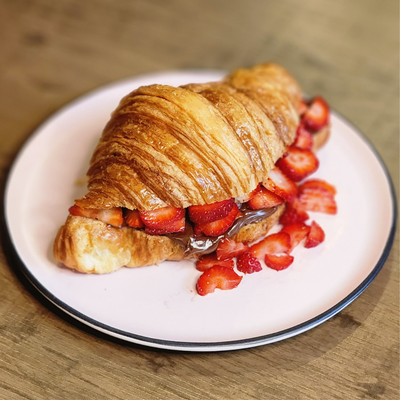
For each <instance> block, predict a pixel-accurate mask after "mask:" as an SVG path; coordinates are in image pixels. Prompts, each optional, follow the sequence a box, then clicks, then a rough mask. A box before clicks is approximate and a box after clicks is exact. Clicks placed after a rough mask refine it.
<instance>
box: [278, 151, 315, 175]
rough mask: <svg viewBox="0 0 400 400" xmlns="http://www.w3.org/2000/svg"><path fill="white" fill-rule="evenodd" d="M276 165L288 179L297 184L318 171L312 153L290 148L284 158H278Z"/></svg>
mask: <svg viewBox="0 0 400 400" xmlns="http://www.w3.org/2000/svg"><path fill="white" fill-rule="evenodd" d="M276 165H277V166H278V167H279V168H280V169H281V170H282V171H283V173H284V174H286V175H287V176H288V177H289V178H290V179H292V180H293V181H295V182H299V181H301V180H303V179H304V178H306V177H307V176H309V175H310V174H312V173H313V172H315V171H316V170H317V169H318V166H319V161H318V158H317V157H316V156H315V154H314V153H313V152H312V151H310V150H303V149H299V148H297V147H294V146H290V147H289V149H288V154H287V155H286V157H282V158H280V159H279V160H278V161H277V163H276Z"/></svg>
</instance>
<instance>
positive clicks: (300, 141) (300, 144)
mask: <svg viewBox="0 0 400 400" xmlns="http://www.w3.org/2000/svg"><path fill="white" fill-rule="evenodd" d="M313 144H314V139H313V137H312V135H311V133H310V132H308V131H307V129H306V128H305V127H304V124H303V123H302V122H300V125H299V127H298V128H297V133H296V139H295V141H294V143H293V146H295V147H297V148H299V149H303V150H311V149H312V147H313Z"/></svg>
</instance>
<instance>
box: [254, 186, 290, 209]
mask: <svg viewBox="0 0 400 400" xmlns="http://www.w3.org/2000/svg"><path fill="white" fill-rule="evenodd" d="M284 201H285V200H284V199H283V198H282V197H279V196H278V195H277V194H275V193H273V192H271V191H270V190H268V189H266V188H265V187H261V188H260V190H259V192H258V193H257V194H256V195H255V196H253V197H252V198H251V199H250V200H249V201H248V202H247V205H248V206H249V207H250V208H251V209H252V210H259V209H261V208H271V207H275V206H279V204H282V203H284Z"/></svg>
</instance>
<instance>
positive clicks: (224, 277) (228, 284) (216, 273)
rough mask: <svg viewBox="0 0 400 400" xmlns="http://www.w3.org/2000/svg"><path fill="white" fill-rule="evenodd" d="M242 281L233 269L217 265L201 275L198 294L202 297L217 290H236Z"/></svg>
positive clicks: (198, 282)
mask: <svg viewBox="0 0 400 400" xmlns="http://www.w3.org/2000/svg"><path fill="white" fill-rule="evenodd" d="M241 281H242V277H241V276H239V275H238V274H237V273H236V272H235V271H234V270H233V269H232V268H227V267H221V266H220V265H216V266H214V267H211V268H210V269H208V270H207V271H205V272H203V273H202V274H201V275H200V278H199V280H198V281H197V285H196V287H197V293H198V294H199V295H200V296H205V295H206V294H209V293H213V292H214V290H215V289H221V290H230V289H234V288H235V287H237V286H238V285H239V283H240V282H241Z"/></svg>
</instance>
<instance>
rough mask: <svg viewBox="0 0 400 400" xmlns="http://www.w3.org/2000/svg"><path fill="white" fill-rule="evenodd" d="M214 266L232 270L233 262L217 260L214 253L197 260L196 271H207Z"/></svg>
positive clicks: (230, 260)
mask: <svg viewBox="0 0 400 400" xmlns="http://www.w3.org/2000/svg"><path fill="white" fill-rule="evenodd" d="M215 265H219V266H221V267H227V268H233V267H234V266H235V262H234V261H233V260H232V258H231V259H229V260H218V258H217V255H216V254H215V253H211V254H206V255H205V256H202V257H201V258H199V259H198V260H197V263H196V269H197V270H198V271H203V272H204V271H207V270H208V269H210V268H211V267H214V266H215Z"/></svg>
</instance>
